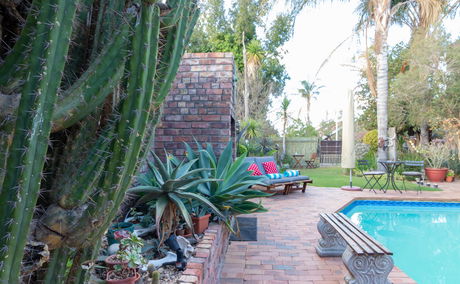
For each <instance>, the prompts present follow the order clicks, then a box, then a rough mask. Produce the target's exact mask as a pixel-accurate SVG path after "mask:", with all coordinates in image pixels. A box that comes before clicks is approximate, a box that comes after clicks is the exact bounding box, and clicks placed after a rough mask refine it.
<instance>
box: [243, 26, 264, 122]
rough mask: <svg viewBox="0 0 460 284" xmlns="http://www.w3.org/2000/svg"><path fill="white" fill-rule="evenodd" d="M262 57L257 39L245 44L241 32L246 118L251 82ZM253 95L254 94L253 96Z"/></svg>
mask: <svg viewBox="0 0 460 284" xmlns="http://www.w3.org/2000/svg"><path fill="white" fill-rule="evenodd" d="M263 58H264V50H263V48H262V46H261V44H260V41H258V40H255V39H253V40H251V41H250V42H249V44H248V45H247V46H246V43H245V36H244V32H243V63H244V76H243V77H244V119H245V120H248V119H249V116H250V110H249V97H250V94H251V92H252V90H251V89H252V88H251V85H252V84H251V82H254V81H256V80H257V74H258V72H259V69H260V66H261V65H262V60H263ZM253 97H254V96H253Z"/></svg>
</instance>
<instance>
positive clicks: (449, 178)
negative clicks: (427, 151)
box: [446, 176, 454, 182]
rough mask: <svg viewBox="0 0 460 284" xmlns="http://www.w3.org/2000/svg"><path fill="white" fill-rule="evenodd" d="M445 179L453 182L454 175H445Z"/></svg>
mask: <svg viewBox="0 0 460 284" xmlns="http://www.w3.org/2000/svg"><path fill="white" fill-rule="evenodd" d="M446 181H447V182H453V181H454V176H447V177H446Z"/></svg>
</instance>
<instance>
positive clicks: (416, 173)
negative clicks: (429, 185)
mask: <svg viewBox="0 0 460 284" xmlns="http://www.w3.org/2000/svg"><path fill="white" fill-rule="evenodd" d="M401 174H402V175H403V176H422V175H423V173H421V172H402V173H401Z"/></svg>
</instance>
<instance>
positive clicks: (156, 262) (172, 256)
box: [142, 251, 177, 271]
mask: <svg viewBox="0 0 460 284" xmlns="http://www.w3.org/2000/svg"><path fill="white" fill-rule="evenodd" d="M176 260H177V255H176V254H175V253H173V252H171V251H168V253H167V254H166V256H165V257H163V258H161V259H152V260H149V261H148V263H147V265H143V266H142V271H147V266H148V265H149V264H151V265H153V266H155V267H161V266H162V265H163V264H164V263H167V262H175V261H176Z"/></svg>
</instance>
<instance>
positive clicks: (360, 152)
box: [355, 143, 370, 160]
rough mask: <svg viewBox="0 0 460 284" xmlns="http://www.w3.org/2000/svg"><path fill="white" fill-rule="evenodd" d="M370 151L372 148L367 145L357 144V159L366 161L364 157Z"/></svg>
mask: <svg viewBox="0 0 460 284" xmlns="http://www.w3.org/2000/svg"><path fill="white" fill-rule="evenodd" d="M369 149H370V147H369V145H367V144H364V143H356V146H355V155H356V159H357V160H361V159H364V156H366V155H367V153H368V152H369Z"/></svg>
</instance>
